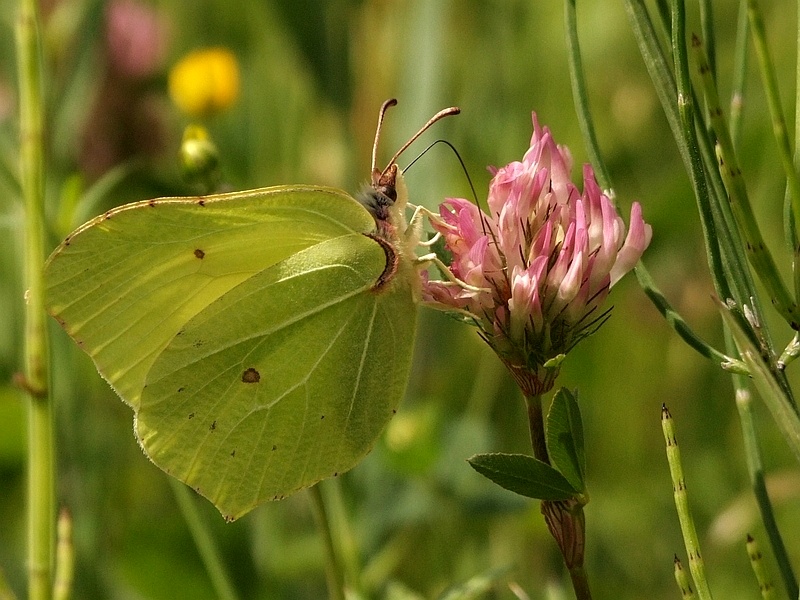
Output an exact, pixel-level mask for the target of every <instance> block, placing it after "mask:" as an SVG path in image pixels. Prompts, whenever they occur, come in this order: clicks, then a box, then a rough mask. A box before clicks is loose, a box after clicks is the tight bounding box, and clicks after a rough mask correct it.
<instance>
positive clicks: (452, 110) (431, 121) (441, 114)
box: [373, 101, 461, 176]
mask: <svg viewBox="0 0 800 600" xmlns="http://www.w3.org/2000/svg"><path fill="white" fill-rule="evenodd" d="M387 102H388V101H387ZM394 103H395V104H397V101H395V102H394ZM383 104H384V106H385V105H386V102H384V103H383ZM390 106H393V105H390ZM460 112H461V109H460V108H458V107H457V106H451V107H449V108H445V109H443V110H440V111H439V112H438V113H436V114H435V115H433V116H432V117H431V118H430V119H429V120H428V122H427V123H425V125H423V126H422V127H421V128H420V130H419V131H418V132H417V133H415V134H414V135H412V136H411V139H410V140H408V141H407V142H406V143H405V144H403V146H402V147H401V148H400V150H398V151H397V152H395V154H394V156H393V157H392V159H391V160H390V161H389V164H387V165H386V168H385V169H384V170H383V172H382V173H381V176H383V175H384V174H386V172H387V171H388V170H389V167H391V166H392V165H393V164H394V163H395V161H396V160H397V157H398V156H400V155H401V154H402V153H403V152H404V151H405V149H406V148H408V147H409V146H410V145H411V144H413V143H414V142H415V141H416V139H417V138H418V137H419V136H421V135H422V134H423V133H425V132H426V131H427V130H428V129H429V128H430V126H431V125H433V124H434V123H436V121H439V120H441V119H443V118H445V117H449V116H450V115H457V114H458V113H460ZM381 114H383V110H382V111H381ZM373 156H374V149H373ZM373 162H374V159H373Z"/></svg>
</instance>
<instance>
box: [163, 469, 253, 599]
mask: <svg viewBox="0 0 800 600" xmlns="http://www.w3.org/2000/svg"><path fill="white" fill-rule="evenodd" d="M168 479H169V483H170V485H171V486H172V491H173V492H174V493H175V499H176V500H177V501H178V507H179V508H180V510H181V514H183V518H184V520H185V521H186V524H187V525H188V526H189V531H190V533H191V534H192V538H193V539H194V544H195V546H197V551H198V552H199V553H200V558H201V559H202V561H203V564H204V565H205V567H206V572H207V573H208V577H209V579H211V585H212V587H213V588H214V592H215V593H216V595H217V597H218V598H220V599H221V600H236V599H237V595H236V590H235V588H234V587H233V584H232V583H231V580H230V578H229V577H228V573H227V571H226V570H225V566H224V564H223V562H222V559H221V557H220V555H219V550H218V549H217V546H216V544H215V543H214V538H213V537H212V536H211V532H210V531H209V530H208V527H207V526H206V524H205V522H204V521H203V517H202V516H201V515H200V511H199V510H198V509H197V503H196V501H195V498H194V497H193V495H194V492H191V491H189V488H188V487H186V486H185V485H184V484H183V483H181V482H180V481H178V480H177V479H175V478H174V477H168Z"/></svg>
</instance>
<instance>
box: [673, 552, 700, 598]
mask: <svg viewBox="0 0 800 600" xmlns="http://www.w3.org/2000/svg"><path fill="white" fill-rule="evenodd" d="M674 565H675V583H677V584H678V588H679V589H680V590H681V598H683V600H691V599H692V598H694V597H695V596H694V590H693V589H692V586H691V585H690V584H689V578H688V577H687V576H686V571H684V570H683V565H682V564H681V559H680V558H678V556H677V555H676V556H675V561H674Z"/></svg>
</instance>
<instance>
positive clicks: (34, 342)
mask: <svg viewBox="0 0 800 600" xmlns="http://www.w3.org/2000/svg"><path fill="white" fill-rule="evenodd" d="M38 11H39V9H38V5H37V3H36V0H22V1H21V2H20V9H19V15H18V21H17V28H16V39H17V61H18V73H19V106H20V172H21V178H20V179H21V183H22V192H23V196H24V198H25V286H26V290H27V292H26V302H25V368H24V376H23V378H22V380H21V381H20V383H21V385H22V387H23V389H24V390H25V391H26V392H27V395H28V585H29V589H28V597H29V598H30V600H47V599H49V598H50V597H51V594H52V590H53V582H52V573H53V550H54V541H55V535H54V527H55V521H56V518H55V502H54V496H55V493H54V488H55V483H54V480H55V466H54V463H55V461H54V434H53V429H54V427H53V405H52V402H51V401H50V398H49V397H48V383H49V368H48V361H49V340H48V336H47V322H46V315H45V311H44V298H43V281H42V265H43V263H44V150H43V144H44V142H43V137H44V135H43V132H44V109H43V106H42V104H43V101H42V84H41V72H40V68H41V55H40V47H41V39H40V35H39V12H38Z"/></svg>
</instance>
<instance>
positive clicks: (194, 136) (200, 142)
mask: <svg viewBox="0 0 800 600" xmlns="http://www.w3.org/2000/svg"><path fill="white" fill-rule="evenodd" d="M180 159H181V167H182V169H183V176H184V178H185V179H186V180H187V181H188V182H189V183H191V184H192V185H194V186H195V187H197V188H198V189H199V190H200V192H201V193H204V194H210V193H213V192H215V191H216V190H217V186H218V185H219V181H220V172H219V152H218V151H217V147H216V145H215V144H214V142H213V141H212V140H211V137H210V136H209V134H208V130H206V129H205V128H204V127H201V126H200V125H188V126H187V127H186V129H185V130H184V132H183V142H182V143H181V149H180Z"/></svg>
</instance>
